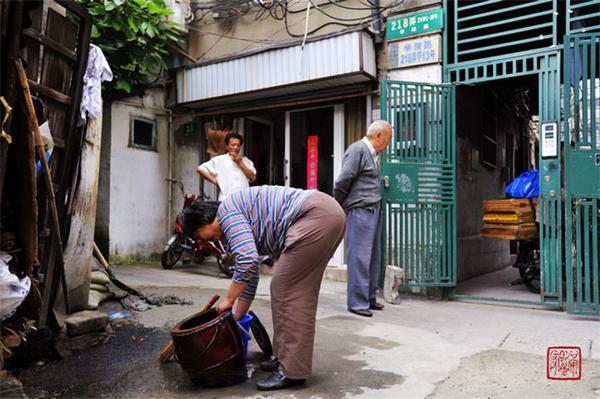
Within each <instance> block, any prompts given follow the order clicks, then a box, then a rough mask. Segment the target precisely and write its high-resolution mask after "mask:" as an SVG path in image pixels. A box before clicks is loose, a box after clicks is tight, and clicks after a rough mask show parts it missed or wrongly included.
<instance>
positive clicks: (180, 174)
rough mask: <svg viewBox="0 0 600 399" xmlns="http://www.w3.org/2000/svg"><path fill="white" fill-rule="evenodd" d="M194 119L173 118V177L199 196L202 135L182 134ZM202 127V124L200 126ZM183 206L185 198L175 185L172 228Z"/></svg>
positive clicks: (186, 117)
mask: <svg viewBox="0 0 600 399" xmlns="http://www.w3.org/2000/svg"><path fill="white" fill-rule="evenodd" d="M192 120H193V118H192V117H190V116H187V115H175V116H174V117H173V137H174V140H173V157H172V161H171V162H172V164H171V165H172V167H171V176H172V177H173V178H174V179H177V180H181V181H182V182H183V184H184V187H185V191H186V192H188V193H194V194H198V192H199V191H200V185H199V184H200V183H199V180H198V179H199V177H198V174H197V173H196V168H197V167H198V164H199V163H200V155H199V154H200V149H199V140H201V139H202V138H203V136H202V135H201V134H199V135H198V136H197V137H184V136H183V134H182V132H181V126H182V125H183V124H184V123H187V122H191V121H192ZM199 125H200V124H199ZM182 206H183V196H182V195H181V191H180V190H179V188H178V187H177V186H175V185H172V186H171V223H170V225H171V228H172V226H174V225H175V218H176V217H177V214H178V213H179V212H180V211H181V208H182Z"/></svg>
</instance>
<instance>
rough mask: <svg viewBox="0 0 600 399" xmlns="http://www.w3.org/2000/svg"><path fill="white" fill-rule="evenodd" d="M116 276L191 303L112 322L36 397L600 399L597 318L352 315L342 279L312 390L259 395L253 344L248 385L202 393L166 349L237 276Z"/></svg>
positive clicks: (139, 270)
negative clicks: (556, 362) (578, 365)
mask: <svg viewBox="0 0 600 399" xmlns="http://www.w3.org/2000/svg"><path fill="white" fill-rule="evenodd" d="M115 272H116V273H117V275H118V276H119V277H120V278H121V279H122V280H124V281H125V282H126V283H128V284H131V285H132V286H135V287H136V288H138V289H141V290H143V291H144V292H145V293H152V294H156V295H176V296H178V297H180V298H184V299H187V300H189V301H190V302H191V304H183V305H164V306H160V307H153V308H151V309H149V310H147V311H145V312H133V317H131V318H127V319H119V320H118V321H117V322H113V323H112V324H113V330H114V336H113V337H112V338H111V339H110V340H109V341H108V343H106V344H104V345H102V346H99V347H95V348H92V349H89V350H86V351H83V352H78V353H76V354H74V355H73V356H72V357H69V358H67V359H64V360H61V361H54V362H49V363H46V364H44V365H42V366H40V367H34V368H31V369H29V370H24V371H22V372H21V373H19V375H18V377H19V379H20V380H21V381H22V383H23V385H24V386H25V392H26V393H27V395H28V396H29V397H30V398H54V397H62V398H192V397H193V398H267V397H268V398H325V399H329V398H331V399H333V398H354V397H357V398H399V397H402V398H424V397H429V396H431V397H435V398H448V397H451V398H462V397H469V398H488V397H505V398H511V397H557V398H562V397H577V398H590V399H597V398H600V350H598V349H597V347H596V346H597V345H598V343H599V342H600V322H598V321H597V320H589V319H581V318H574V317H571V316H568V315H566V314H564V313H560V312H552V311H546V310H539V309H526V308H515V307H502V306H489V305H481V304H467V303H460V302H436V301H430V300H426V299H422V298H418V297H405V298H403V302H402V303H401V304H399V305H395V306H394V305H386V308H385V310H384V311H383V312H377V313H376V314H375V315H374V317H373V318H371V319H367V318H362V317H358V316H355V315H352V314H350V313H348V312H347V311H346V306H345V284H344V283H339V282H331V281H325V282H324V283H323V288H322V292H321V296H320V304H319V311H318V315H317V319H318V320H317V334H316V339H315V350H314V359H313V375H312V377H311V378H310V379H309V380H308V381H307V386H306V387H305V388H300V389H297V388H295V389H290V390H284V391H277V392H268V393H261V392H259V391H257V390H256V388H255V386H254V385H255V383H256V382H257V381H258V380H260V379H262V378H265V377H267V376H268V373H265V372H262V371H260V370H259V369H258V366H257V362H258V361H259V360H261V359H262V354H261V353H260V349H259V348H258V346H257V345H256V343H255V342H254V341H250V346H249V366H250V369H251V370H254V371H253V372H252V373H251V374H252V376H251V378H250V379H249V380H248V381H246V382H243V383H241V384H238V385H234V386H229V387H222V388H210V389H209V388H203V387H198V386H194V385H193V384H192V382H191V381H190V379H189V378H188V376H187V375H186V374H185V373H184V372H183V370H182V369H181V367H180V366H179V364H178V363H177V362H176V361H174V360H171V361H170V362H168V363H166V364H161V363H160V362H159V361H158V359H157V357H158V353H159V352H160V350H161V349H162V348H163V347H164V346H165V345H166V344H167V342H168V341H169V339H170V336H169V333H168V331H169V328H170V327H172V326H173V325H174V324H175V323H177V322H178V321H180V320H181V319H183V318H185V317H187V316H189V315H191V314H193V313H194V312H195V311H196V310H197V309H199V308H200V307H202V305H203V304H204V303H206V302H207V301H208V299H209V298H210V297H212V295H214V294H220V295H224V293H225V289H226V287H227V285H228V280H227V279H225V278H222V277H220V276H218V273H217V271H216V269H213V268H211V267H198V266H194V265H189V266H185V267H178V268H176V269H174V270H169V271H166V270H162V269H160V266H157V265H140V266H120V267H118V268H115ZM268 282H269V277H268V276H263V278H262V279H261V284H260V286H259V291H258V295H257V299H256V301H255V303H254V305H253V310H254V311H255V312H256V313H257V314H258V315H259V317H260V318H261V321H262V322H263V324H264V325H265V327H266V329H267V331H269V333H271V331H272V329H271V326H272V323H271V319H270V303H269V296H268V286H269V285H268ZM113 306H115V304H114V303H109V304H104V305H103V308H104V309H108V308H110V307H113ZM551 345H577V346H580V347H581V348H582V356H583V358H584V364H583V373H582V375H583V376H582V379H581V380H580V381H571V382H564V381H549V380H547V379H546V378H545V370H546V369H545V367H546V363H545V353H546V349H547V347H548V346H551ZM523 395H524V396H523ZM573 395H576V396H573ZM3 399H4V398H3Z"/></svg>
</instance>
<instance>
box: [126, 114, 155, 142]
mask: <svg viewBox="0 0 600 399" xmlns="http://www.w3.org/2000/svg"><path fill="white" fill-rule="evenodd" d="M130 145H131V147H135V148H140V149H144V150H156V122H154V121H153V120H151V119H145V118H139V117H133V118H131V139H130Z"/></svg>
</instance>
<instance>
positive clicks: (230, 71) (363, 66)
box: [177, 31, 377, 106]
mask: <svg viewBox="0 0 600 399" xmlns="http://www.w3.org/2000/svg"><path fill="white" fill-rule="evenodd" d="M376 75H377V69H376V65H375V47H374V45H373V40H372V39H371V37H370V36H369V35H368V34H366V33H364V32H362V31H355V32H349V33H344V34H341V35H338V36H333V37H328V38H324V39H321V40H315V41H312V42H308V43H306V44H305V45H304V49H302V46H301V45H300V44H296V45H293V46H289V47H283V48H276V49H268V50H265V51H262V52H259V53H254V54H250V55H247V56H242V57H239V58H235V59H227V60H223V61H220V62H219V61H217V62H212V63H208V64H205V65H198V66H191V67H188V68H182V69H181V70H179V71H178V72H177V103H178V104H184V103H187V105H190V106H194V105H196V106H206V105H211V106H213V105H217V104H226V103H233V102H239V101H246V100H256V99H260V98H265V97H268V96H272V95H275V94H277V95H285V94H290V93H301V92H305V91H311V90H318V89H321V88H329V87H336V86H339V85H348V84H356V83H363V82H368V81H370V80H373V79H375V77H376Z"/></svg>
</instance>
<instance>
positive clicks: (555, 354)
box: [546, 346, 581, 380]
mask: <svg viewBox="0 0 600 399" xmlns="http://www.w3.org/2000/svg"><path fill="white" fill-rule="evenodd" d="M546 378H548V379H549V380H580V379H581V348H580V347H578V346H550V347H548V352H547V354H546Z"/></svg>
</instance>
